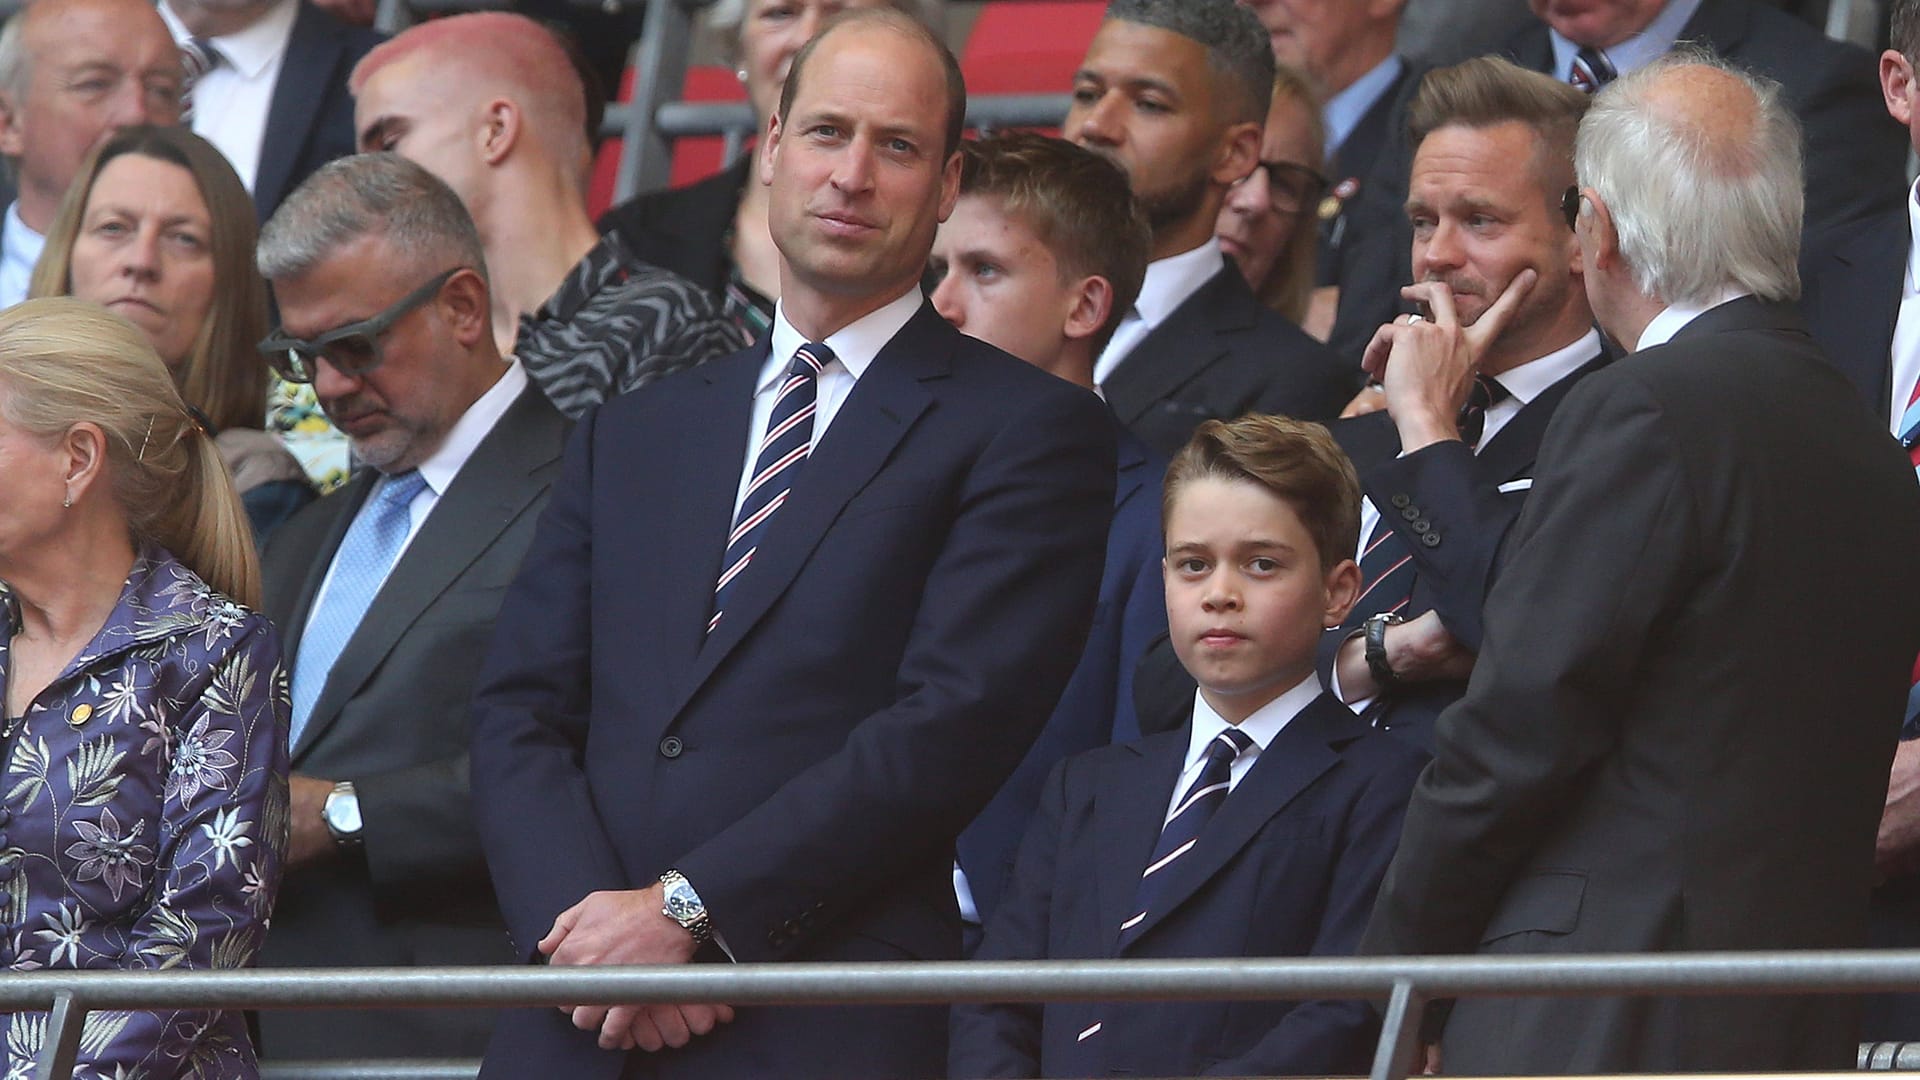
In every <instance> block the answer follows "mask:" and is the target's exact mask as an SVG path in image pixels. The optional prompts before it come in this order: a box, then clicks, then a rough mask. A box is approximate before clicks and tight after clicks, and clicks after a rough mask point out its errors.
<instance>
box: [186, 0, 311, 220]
mask: <svg viewBox="0 0 1920 1080" xmlns="http://www.w3.org/2000/svg"><path fill="white" fill-rule="evenodd" d="M299 13H300V9H299V5H298V3H297V2H296V0H279V2H278V3H276V4H274V5H273V7H271V8H269V9H268V10H267V12H266V14H264V15H262V16H261V17H260V18H259V20H258V21H256V22H255V23H254V24H253V25H252V26H249V27H246V28H245V29H243V30H240V31H238V32H236V33H232V34H223V35H221V36H219V37H215V38H209V39H208V40H209V41H211V42H212V43H213V47H214V49H215V50H216V51H217V52H219V54H220V62H219V63H217V64H215V65H214V67H213V68H212V69H211V70H209V71H208V72H207V73H206V74H205V75H202V76H200V79H199V81H198V82H196V83H194V86H193V133H194V134H195V135H198V136H200V137H201V138H203V139H205V140H207V141H208V142H210V143H212V144H213V145H214V148H215V149H217V150H219V151H220V153H221V154H223V155H225V156H226V159H227V162H228V164H230V165H232V166H233V171H234V172H237V173H239V174H240V182H241V183H243V184H245V185H247V190H248V191H249V192H251V191H252V190H253V183H254V179H255V177H257V176H258V175H259V172H260V144H261V141H262V140H264V139H265V138H266V134H267V113H268V112H269V111H270V110H271V108H272V106H273V88H274V85H275V84H277V83H278V82H279V81H280V68H281V66H282V64H284V62H285V61H286V58H287V42H289V41H291V40H292V38H293V20H294V17H295V16H297V15H298V14H299ZM160 17H161V18H162V19H163V20H165V21H166V24H167V29H168V30H170V31H172V32H173V40H174V42H175V43H176V44H179V43H184V42H186V41H188V40H189V39H191V38H192V37H193V35H192V34H191V33H190V32H188V30H187V28H186V26H185V25H183V24H182V23H181V22H180V19H179V17H178V16H176V15H174V13H173V10H172V8H170V7H169V6H168V4H167V2H166V0H161V3H160ZM315 92H316V93H318V91H317V90H316V91H315Z"/></svg>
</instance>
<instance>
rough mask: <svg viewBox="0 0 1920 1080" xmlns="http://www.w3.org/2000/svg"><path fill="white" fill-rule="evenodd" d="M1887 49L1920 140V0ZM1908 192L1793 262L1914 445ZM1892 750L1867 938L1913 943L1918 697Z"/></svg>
mask: <svg viewBox="0 0 1920 1080" xmlns="http://www.w3.org/2000/svg"><path fill="white" fill-rule="evenodd" d="M1888 14H1889V17H1890V26H1891V30H1892V48H1889V49H1888V50H1887V51H1886V52H1884V53H1882V54H1881V56H1880V84H1881V89H1882V92H1883V94H1884V96H1885V98H1886V105H1887V112H1888V113H1889V114H1891V115H1892V117H1893V118H1894V120H1896V121H1898V122H1899V123H1900V124H1901V125H1903V126H1905V127H1906V128H1907V129H1908V131H1909V133H1910V136H1909V137H1910V139H1912V140H1914V141H1916V142H1920V79H1917V78H1916V76H1915V69H1914V58H1915V57H1920V0H1894V3H1893V4H1892V6H1891V10H1890V11H1889V12H1888ZM1915 206H1916V204H1915V202H1914V200H1913V196H1912V193H1911V191H1909V194H1908V197H1907V198H1906V199H1904V200H1902V201H1901V203H1900V205H1898V206H1895V207H1892V208H1890V209H1888V210H1887V211H1885V212H1883V213H1879V214H1875V215H1874V216H1872V217H1869V218H1866V219H1864V220H1862V221H1860V222H1857V223H1855V224H1853V225H1849V226H1846V227H1844V228H1842V229H1839V230H1836V231H1835V232H1834V234H1833V235H1831V236H1827V237H1824V238H1822V239H1821V240H1820V241H1818V244H1819V246H1818V247H1817V248H1816V249H1815V250H1812V251H1809V252H1808V253H1807V255H1806V256H1805V257H1804V258H1803V259H1802V261H1801V275H1802V277H1803V278H1804V279H1805V282H1806V290H1805V293H1804V294H1803V295H1802V297H1801V308H1802V310H1804V311H1805V312H1806V315H1807V328H1808V329H1809V330H1810V331H1811V332H1812V333H1813V338H1814V340H1815V341H1816V342H1819V344H1820V346H1821V348H1822V349H1824V350H1825V352H1826V354H1827V357H1828V359H1830V360H1832V361H1833V362H1834V363H1835V364H1836V365H1838V366H1839V368H1840V370H1841V371H1843V372H1845V373H1846V374H1847V377H1848V378H1849V379H1851V380H1852V381H1853V384H1854V386H1855V387H1856V388H1857V389H1858V390H1859V391H1860V393H1861V394H1862V395H1863V396H1864V397H1865V398H1866V400H1867V403H1868V405H1869V406H1870V407H1871V408H1872V409H1873V411H1874V413H1875V415H1876V416H1877V417H1878V419H1879V420H1880V422H1881V423H1883V424H1885V425H1886V426H1887V429H1888V430H1889V431H1891V432H1892V433H1893V435H1894V437H1895V438H1898V439H1901V440H1902V441H1903V442H1904V443H1905V444H1906V445H1908V447H1909V448H1910V449H1909V453H1910V454H1911V453H1912V450H1911V447H1912V446H1913V445H1914V444H1915V442H1916V433H1920V427H1916V425H1915V422H1914V419H1913V417H1914V416H1920V410H1916V409H1915V408H1914V402H1915V400H1916V394H1915V389H1916V387H1917V386H1920V285H1916V284H1915V282H1916V278H1915V276H1914V274H1915V270H1916V268H1920V257H1917V256H1916V252H1915V250H1914V243H1913V237H1914V227H1913V219H1914V215H1915V213H1916V210H1915ZM1900 738H1901V742H1900V746H1899V748H1898V749H1897V750H1895V751H1894V757H1893V773H1892V776H1891V777H1890V778H1889V782H1888V785H1887V803H1886V809H1885V811H1884V812H1883V813H1882V816H1881V819H1880V837H1879V842H1878V844H1877V846H1876V849H1875V862H1876V863H1877V864H1878V867H1879V870H1880V875H1881V878H1882V880H1881V881H1880V883H1879V885H1878V887H1876V888H1875V889H1874V894H1873V942H1874V944H1875V945H1879V946H1884V947H1888V948H1913V947H1915V946H1916V945H1920V693H1915V692H1913V691H1909V693H1908V697H1907V704H1906V710H1905V724H1904V726H1903V727H1902V729H1901V733H1900ZM1916 1035H1920V995H1916V994H1883V995H1877V996H1875V997H1872V998H1869V999H1868V1001H1867V1006H1866V1017H1865V1020H1864V1023H1863V1026H1862V1036H1863V1037H1864V1038H1866V1039H1870V1040H1875V1041H1878V1040H1889V1041H1894V1040H1907V1039H1910V1038H1913V1037H1915V1036H1916Z"/></svg>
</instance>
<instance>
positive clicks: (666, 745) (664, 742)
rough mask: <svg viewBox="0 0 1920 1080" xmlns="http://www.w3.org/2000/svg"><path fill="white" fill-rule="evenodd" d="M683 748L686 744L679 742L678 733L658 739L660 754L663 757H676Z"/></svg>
mask: <svg viewBox="0 0 1920 1080" xmlns="http://www.w3.org/2000/svg"><path fill="white" fill-rule="evenodd" d="M685 749H686V746H685V745H684V744H682V743H681V742H680V736H678V735H669V736H667V737H666V738H664V739H661V740H660V756H661V757H663V758H677V757H679V756H680V752H681V751H682V750H685Z"/></svg>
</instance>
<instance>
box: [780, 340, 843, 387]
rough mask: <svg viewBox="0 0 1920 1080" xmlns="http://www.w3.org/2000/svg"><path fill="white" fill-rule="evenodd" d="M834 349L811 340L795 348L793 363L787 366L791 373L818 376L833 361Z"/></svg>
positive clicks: (809, 376)
mask: <svg viewBox="0 0 1920 1080" xmlns="http://www.w3.org/2000/svg"><path fill="white" fill-rule="evenodd" d="M833 361H834V355H833V350H832V349H829V348H827V347H826V346H825V345H822V344H819V343H817V342H812V341H809V342H807V343H806V344H805V345H802V346H800V347H799V348H797V349H795V350H793V363H792V364H789V365H788V366H787V374H789V375H805V376H807V377H808V378H818V377H819V375H820V373H821V372H822V371H825V370H826V369H827V365H828V364H831V363H833Z"/></svg>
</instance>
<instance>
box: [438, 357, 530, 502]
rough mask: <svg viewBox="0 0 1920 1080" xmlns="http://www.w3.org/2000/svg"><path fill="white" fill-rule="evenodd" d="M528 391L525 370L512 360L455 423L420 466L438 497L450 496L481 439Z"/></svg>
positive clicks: (516, 361)
mask: <svg viewBox="0 0 1920 1080" xmlns="http://www.w3.org/2000/svg"><path fill="white" fill-rule="evenodd" d="M526 388H527V372H526V369H525V368H523V367H521V366H520V362H519V361H518V360H509V361H508V362H507V370H506V371H505V372H503V373H502V374H501V376H500V378H499V379H498V380H497V381H496V382H495V383H494V384H493V386H492V387H491V388H490V389H488V390H487V392H486V393H484V394H481V395H480V399H479V400H478V401H475V402H474V403H473V404H471V405H469V406H467V411H466V412H464V413H462V414H460V419H458V420H456V421H454V423H453V427H452V429H450V430H449V431H448V432H447V437H446V438H445V439H444V440H442V441H441V443H440V448H439V449H438V450H435V451H434V452H433V453H432V455H430V456H429V457H428V458H427V460H425V461H423V462H421V463H420V476H421V478H422V479H424V480H425V481H426V482H427V486H428V487H430V488H432V489H433V493H434V494H435V495H445V494H446V493H447V488H449V487H451V486H452V485H453V478H454V477H455V476H458V475H459V474H460V470H461V468H462V467H464V466H465V465H466V463H467V459H468V458H470V457H472V456H473V452H474V450H475V449H477V448H478V447H479V446H480V440H482V439H484V438H486V437H487V433H488V432H490V431H492V430H493V426H494V425H495V424H497V423H499V422H500V418H501V417H502V416H504V415H506V412H507V408H508V407H509V406H511V405H512V404H513V403H514V401H515V400H516V399H518V398H519V397H520V394H521V392H522V391H523V390H525V389H526Z"/></svg>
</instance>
